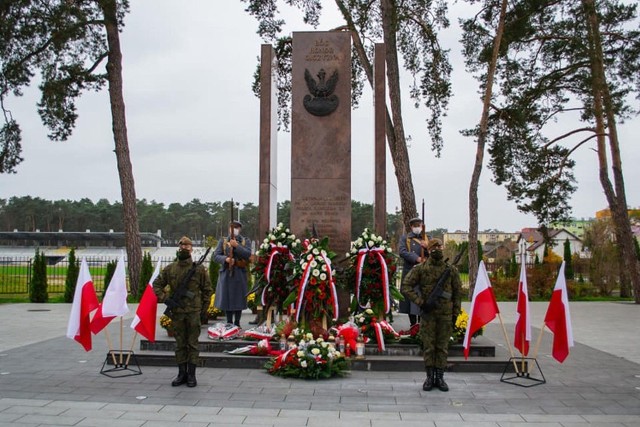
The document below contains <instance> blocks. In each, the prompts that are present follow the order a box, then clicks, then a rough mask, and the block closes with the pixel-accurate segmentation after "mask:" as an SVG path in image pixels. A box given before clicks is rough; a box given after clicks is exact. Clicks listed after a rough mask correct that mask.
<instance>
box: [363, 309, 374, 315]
mask: <svg viewBox="0 0 640 427" xmlns="http://www.w3.org/2000/svg"><path fill="white" fill-rule="evenodd" d="M364 312H365V313H367V314H373V310H371V309H370V308H367V309H366V310H365V311H364Z"/></svg>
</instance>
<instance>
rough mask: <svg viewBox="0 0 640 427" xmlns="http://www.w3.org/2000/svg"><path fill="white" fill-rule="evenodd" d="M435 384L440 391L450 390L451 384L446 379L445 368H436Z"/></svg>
mask: <svg viewBox="0 0 640 427" xmlns="http://www.w3.org/2000/svg"><path fill="white" fill-rule="evenodd" d="M435 386H436V387H438V388H439V389H440V391H449V386H448V385H447V383H446V382H445V381H444V369H442V368H436V381H435Z"/></svg>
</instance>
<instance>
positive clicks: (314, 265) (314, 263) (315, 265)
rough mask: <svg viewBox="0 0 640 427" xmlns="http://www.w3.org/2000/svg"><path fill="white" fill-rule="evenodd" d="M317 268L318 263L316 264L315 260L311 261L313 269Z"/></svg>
mask: <svg viewBox="0 0 640 427" xmlns="http://www.w3.org/2000/svg"><path fill="white" fill-rule="evenodd" d="M317 266H318V263H317V262H316V260H315V259H314V260H313V261H311V267H313V268H316V267H317Z"/></svg>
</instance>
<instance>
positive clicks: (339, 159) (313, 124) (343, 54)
mask: <svg viewBox="0 0 640 427" xmlns="http://www.w3.org/2000/svg"><path fill="white" fill-rule="evenodd" d="M291 123H292V124H291V229H292V231H293V232H294V233H295V234H296V235H298V236H300V238H304V237H308V236H310V235H311V230H312V227H313V225H314V224H315V226H316V229H317V231H318V234H319V235H320V236H321V237H323V236H328V237H329V244H330V246H331V248H332V249H333V250H334V251H335V252H336V253H337V254H339V256H344V254H345V253H346V252H348V251H349V247H350V243H351V37H350V34H349V33H348V32H295V33H293V71H292V113H291Z"/></svg>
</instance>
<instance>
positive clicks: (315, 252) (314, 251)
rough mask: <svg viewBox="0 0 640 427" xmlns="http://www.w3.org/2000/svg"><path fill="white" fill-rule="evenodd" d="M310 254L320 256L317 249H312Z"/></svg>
mask: <svg viewBox="0 0 640 427" xmlns="http://www.w3.org/2000/svg"><path fill="white" fill-rule="evenodd" d="M312 252H313V254H314V255H319V254H320V251H319V250H318V249H317V248H313V251H312Z"/></svg>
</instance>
